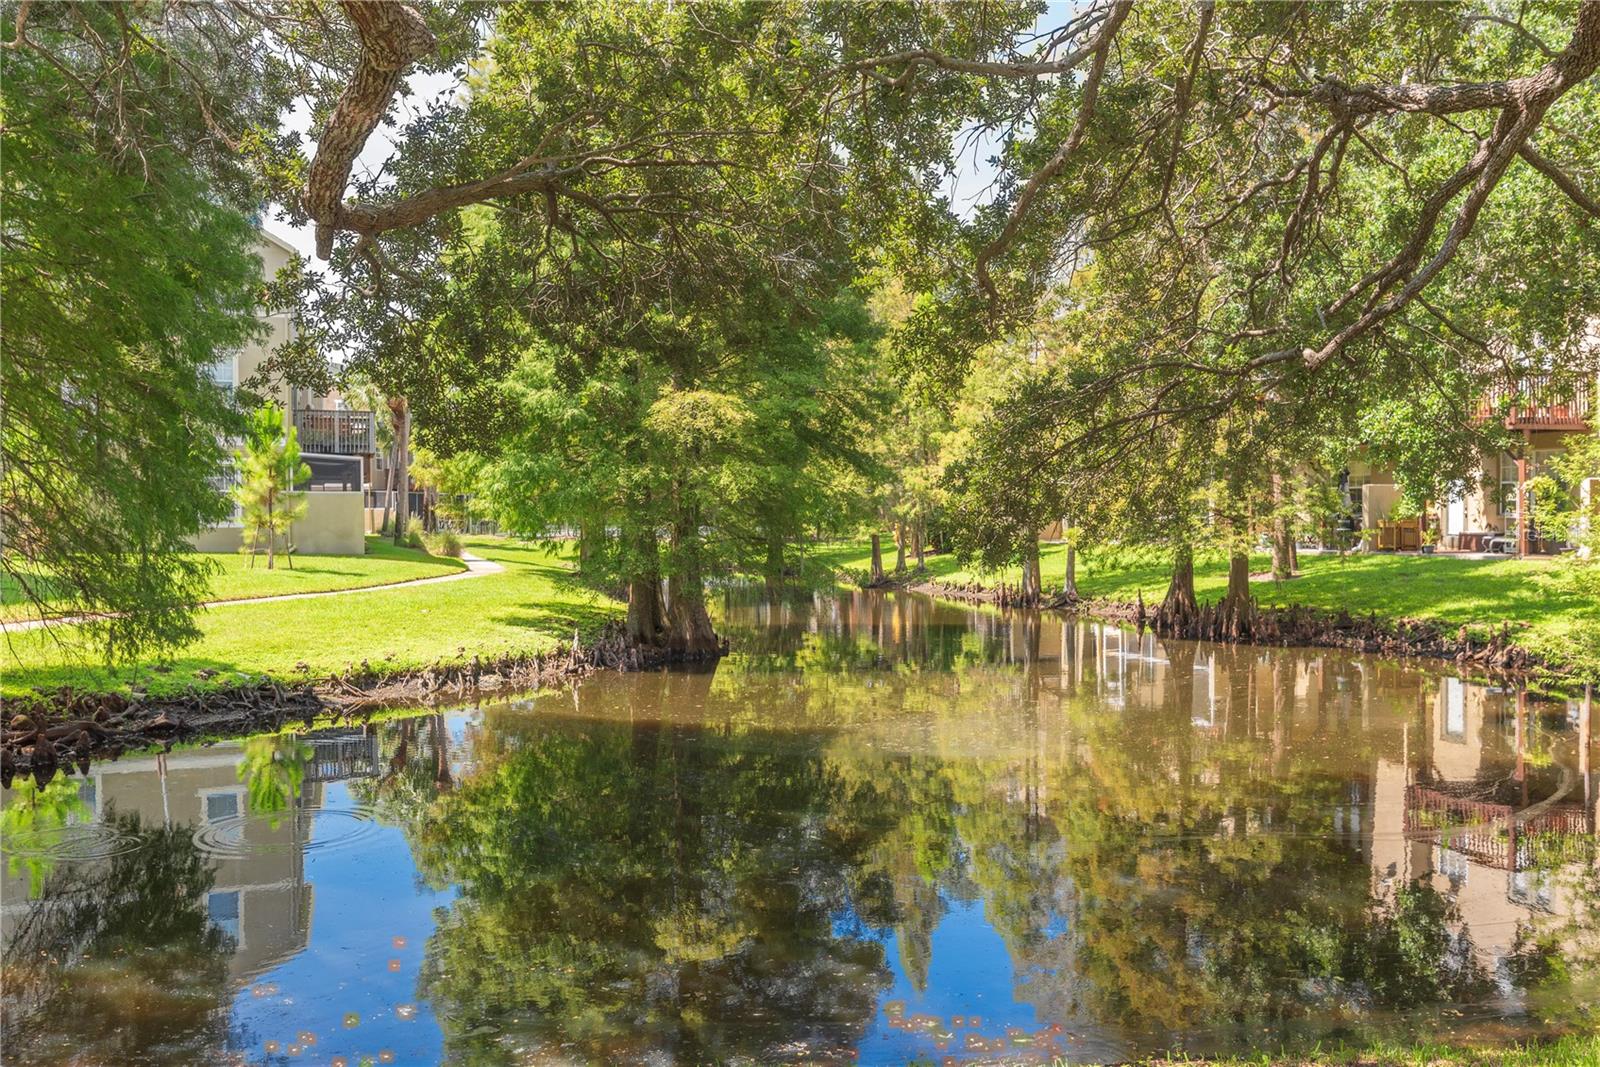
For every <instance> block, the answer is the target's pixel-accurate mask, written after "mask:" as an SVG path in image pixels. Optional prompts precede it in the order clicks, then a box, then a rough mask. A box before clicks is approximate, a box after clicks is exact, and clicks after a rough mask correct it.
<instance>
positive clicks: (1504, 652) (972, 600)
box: [879, 580, 1581, 684]
mask: <svg viewBox="0 0 1600 1067" xmlns="http://www.w3.org/2000/svg"><path fill="white" fill-rule="evenodd" d="M879 588H901V589H905V590H907V591H909V592H913V593H922V594H925V595H927V596H931V597H936V598H938V599H941V600H953V601H957V602H959V603H964V604H987V605H992V606H995V607H1000V608H1036V609H1038V610H1044V611H1058V612H1062V613H1064V614H1068V615H1086V616H1089V617H1092V618H1096V619H1104V620H1106V621H1108V622H1120V623H1126V624H1128V625H1132V626H1135V627H1138V628H1139V629H1140V630H1141V631H1142V630H1144V629H1147V628H1148V629H1149V630H1150V631H1151V632H1153V633H1155V634H1156V635H1157V636H1160V637H1173V638H1184V639H1188V640H1196V641H1222V642H1226V643H1228V644H1252V645H1270V646H1275V647H1314V648H1341V649H1345V650H1346V651H1350V652H1365V653H1369V654H1372V655H1379V656H1396V657H1404V658H1415V659H1432V660H1444V661H1449V662H1453V663H1455V664H1457V665H1458V666H1460V667H1461V668H1463V669H1476V670H1481V671H1486V672H1492V673H1494V674H1497V675H1501V676H1505V677H1508V678H1519V679H1522V680H1525V681H1531V680H1542V681H1557V682H1565V683H1569V684H1572V683H1577V682H1581V679H1577V678H1573V677H1571V676H1570V675H1568V674H1565V673H1564V672H1563V671H1561V670H1560V669H1559V668H1557V667H1555V666H1554V665H1552V664H1549V663H1546V662H1544V661H1543V660H1541V659H1539V658H1538V657H1536V656H1534V655H1533V654H1532V653H1531V652H1529V651H1528V650H1527V649H1525V648H1523V647H1522V646H1521V645H1518V644H1516V643H1515V642H1513V641H1512V640H1511V627H1510V625H1509V624H1507V623H1503V624H1502V625H1501V626H1500V628H1499V629H1497V630H1494V631H1493V632H1492V633H1491V635H1490V637H1489V638H1488V640H1481V639H1477V638H1474V637H1473V636H1472V634H1471V633H1470V632H1469V631H1468V628H1467V627H1465V626H1462V627H1459V628H1456V629H1453V630H1452V629H1451V628H1449V627H1446V626H1443V625H1441V624H1439V623H1437V622H1432V621H1429V620H1426V619H1394V620H1386V619H1381V618H1379V617H1378V616H1377V615H1376V614H1373V615H1368V616H1356V615H1351V614H1350V613H1349V612H1347V611H1326V610H1323V609H1320V608H1308V607H1300V606H1291V607H1286V608H1277V607H1267V608H1263V607H1259V606H1252V607H1251V608H1250V610H1249V612H1248V614H1247V615H1246V616H1245V617H1244V618H1243V619H1241V618H1239V617H1236V616H1229V615H1226V614H1224V613H1223V612H1222V611H1220V610H1219V605H1217V604H1204V603H1203V604H1201V605H1200V610H1199V611H1198V612H1196V613H1195V614H1193V615H1191V616H1187V617H1184V618H1171V617H1168V616H1165V615H1163V614H1162V612H1161V611H1160V610H1159V609H1158V608H1156V607H1154V606H1150V605H1146V604H1145V603H1144V602H1143V601H1142V600H1141V601H1134V602H1131V603H1130V602H1128V601H1123V600H1099V599H1092V598H1084V597H1066V596H1062V595H1056V596H1053V597H1047V598H1044V599H1043V600H1041V601H1039V602H1038V603H1035V604H1028V603H1026V602H1024V601H1023V599H1022V598H1021V596H1020V595H1019V592H1018V591H1017V590H1016V589H1013V588H1011V587H1007V586H1000V587H998V588H995V587H989V586H982V585H977V584H972V585H952V584H949V583H945V582H940V581H934V580H911V581H908V582H906V583H904V584H902V585H899V586H894V585H886V586H882V587H879Z"/></svg>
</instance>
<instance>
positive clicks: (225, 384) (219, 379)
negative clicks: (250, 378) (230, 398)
mask: <svg viewBox="0 0 1600 1067" xmlns="http://www.w3.org/2000/svg"><path fill="white" fill-rule="evenodd" d="M238 358H239V354H238V353H237V352H225V353H223V354H221V355H219V356H218V357H217V358H216V359H214V360H212V361H211V362H210V363H208V364H207V365H206V373H207V374H209V375H210V376H211V381H212V382H213V383H214V384H215V385H216V386H217V387H218V388H221V389H226V390H227V391H228V392H230V393H231V392H233V389H234V386H236V385H238V384H239V381H238V368H237V363H238Z"/></svg>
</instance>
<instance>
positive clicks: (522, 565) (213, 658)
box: [0, 538, 622, 694]
mask: <svg viewBox="0 0 1600 1067" xmlns="http://www.w3.org/2000/svg"><path fill="white" fill-rule="evenodd" d="M466 549H467V551H469V552H473V553H475V554H477V555H479V556H483V557H484V558H486V559H491V560H494V561H495V562H497V563H500V564H501V565H502V566H504V567H505V571H504V572H503V573H500V574H486V575H483V576H481V577H476V578H471V579H467V580H464V581H459V582H441V583H437V584H431V585H421V586H417V587H415V588H410V589H389V590H372V591H370V592H365V593H363V592H354V593H350V594H348V595H344V596H332V597H323V598H320V599H313V600H287V601H276V602H271V603H263V604H229V605H224V606H219V607H215V608H210V609H207V610H205V611H203V612H202V613H201V615H200V620H199V621H200V629H201V638H200V640H199V641H197V642H195V643H194V644H192V645H189V646H188V647H186V648H183V649H179V650H177V651H176V652H175V653H174V654H173V656H172V658H171V659H170V660H169V661H168V662H167V663H164V664H156V663H140V664H136V665H134V666H132V667H125V668H118V669H115V670H113V669H108V668H106V667H104V666H103V665H101V664H99V663H98V662H96V659H95V652H94V650H93V649H92V648H91V647H88V646H87V644H86V643H85V642H83V641H82V640H81V634H79V632H78V631H77V628H75V627H53V628H52V629H51V630H49V631H48V632H41V631H25V632H21V633H13V634H10V635H8V637H9V642H10V647H9V648H8V649H6V650H5V651H4V652H0V662H3V663H4V664H5V670H4V672H3V683H0V692H3V693H5V694H16V693H21V692H25V691H27V690H29V689H31V688H34V687H41V688H45V689H54V688H55V687H57V686H61V685H71V686H74V687H76V688H80V689H88V690H95V691H109V690H113V689H118V688H121V687H123V686H126V685H129V684H130V683H133V682H138V683H140V684H142V685H143V686H144V687H145V688H146V689H147V690H148V691H149V692H152V693H161V692H174V691H178V690H181V689H183V688H184V687H186V686H188V685H191V684H201V685H224V684H231V683H235V682H239V681H241V680H242V679H241V678H240V675H248V676H250V677H257V676H260V675H270V676H272V677H274V678H279V679H283V680H291V679H295V678H299V677H302V676H304V675H306V674H310V675H313V676H316V675H328V674H332V673H337V672H342V671H344V670H346V669H348V668H350V667H352V666H359V665H360V664H361V663H362V662H363V661H367V662H369V663H370V664H371V665H372V666H374V667H382V668H384V669H393V670H396V671H398V670H404V669H409V668H415V667H422V666H425V665H427V664H430V663H433V662H435V661H436V660H439V659H446V660H448V659H454V658H457V657H458V656H462V655H465V656H468V657H470V656H472V655H474V654H478V655H490V654H497V653H501V652H507V651H516V652H527V653H536V652H543V651H547V650H549V649H553V648H555V647H556V646H557V645H558V644H561V643H563V642H570V641H571V640H572V633H573V630H574V629H579V630H583V631H585V632H587V631H590V630H593V629H595V628H597V627H598V626H599V625H600V624H601V623H603V622H605V621H606V620H608V619H611V618H615V617H617V616H619V615H620V614H621V611H622V607H621V605H619V604H617V603H616V602H614V601H612V600H610V599H609V598H606V597H604V596H601V595H599V594H596V593H594V592H593V591H591V590H588V589H586V588H584V587H582V586H580V585H578V584H577V583H576V582H574V581H573V580H572V572H571V568H570V566H569V564H568V561H567V558H566V556H565V555H564V554H561V553H560V552H558V551H557V550H555V549H553V548H551V547H549V546H546V545H542V544H523V543H519V542H513V541H504V540H500V539H495V538H476V539H468V540H467V542H466ZM369 558H370V557H369ZM449 562H450V563H451V564H454V563H456V561H453V560H452V561H449ZM451 569H453V568H451Z"/></svg>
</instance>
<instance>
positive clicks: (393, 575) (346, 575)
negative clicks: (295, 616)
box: [0, 537, 466, 621]
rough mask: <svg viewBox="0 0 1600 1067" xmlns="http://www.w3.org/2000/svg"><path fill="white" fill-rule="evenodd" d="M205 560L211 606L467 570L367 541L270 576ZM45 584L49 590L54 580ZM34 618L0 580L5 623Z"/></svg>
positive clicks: (240, 561) (282, 564) (11, 586)
mask: <svg viewBox="0 0 1600 1067" xmlns="http://www.w3.org/2000/svg"><path fill="white" fill-rule="evenodd" d="M205 558H206V560H207V561H208V562H211V563H213V564H215V573H214V574H213V575H212V576H211V584H210V589H209V591H208V592H207V594H206V599H207V600H249V599H251V598H253V597H262V596H280V595H283V594H285V593H323V592H328V591H330V590H334V589H363V588H367V587H370V586H377V585H393V584H395V583H396V582H409V581H414V580H415V579H417V578H433V577H437V576H439V575H442V574H453V573H455V572H456V571H460V570H464V569H465V568H466V564H464V563H462V562H461V561H460V560H458V559H452V558H451V557H449V556H430V555H429V554H428V553H426V552H424V551H422V550H421V549H418V548H404V547H396V546H395V545H394V543H393V542H392V541H390V540H388V539H386V538H382V537H368V538H367V554H366V555H364V556H301V555H296V556H295V557H294V561H293V562H294V566H293V568H292V569H291V568H290V566H289V564H288V561H286V560H285V559H284V558H283V557H281V556H280V557H279V558H278V561H277V566H276V567H274V568H273V569H272V570H270V571H269V570H267V561H266V557H264V556H263V557H258V558H256V560H255V562H254V566H252V565H251V559H250V557H248V556H243V555H239V554H238V553H232V552H228V553H222V552H218V553H208V554H206V556H205ZM43 584H44V585H45V586H46V587H48V579H46V581H45V583H43ZM32 618H38V611H37V609H36V608H35V607H34V606H33V605H32V604H31V603H29V602H27V601H25V600H23V599H22V593H21V591H20V590H19V589H18V588H17V586H16V584H15V583H14V582H12V581H11V580H10V579H9V578H0V619H6V620H8V621H9V620H12V619H32Z"/></svg>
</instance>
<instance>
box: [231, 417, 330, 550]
mask: <svg viewBox="0 0 1600 1067" xmlns="http://www.w3.org/2000/svg"><path fill="white" fill-rule="evenodd" d="M234 458H235V460H236V462H237V463H238V464H239V484H238V486H236V487H235V488H234V491H233V495H234V499H235V500H237V501H238V502H239V509H240V512H241V513H242V524H243V526H244V543H243V545H241V546H240V551H243V552H247V553H249V554H250V565H251V566H252V567H254V566H255V557H256V556H257V555H259V554H260V551H261V538H262V536H263V535H265V537H266V540H267V570H269V571H270V570H271V569H272V566H273V562H274V560H275V559H276V553H277V542H278V538H279V536H282V537H283V538H284V551H285V553H286V554H288V555H289V566H290V568H291V569H292V568H293V567H294V557H293V555H292V552H293V546H292V545H290V544H289V542H288V536H289V528H290V527H291V526H292V525H293V524H294V523H295V522H297V521H298V520H300V519H301V518H303V517H304V516H305V513H306V500H305V494H304V493H297V492H295V489H294V487H295V484H296V483H298V482H303V481H305V480H306V479H308V478H310V477H311V468H310V467H308V466H306V464H304V463H302V462H301V461H300V442H299V440H298V439H297V435H296V433H295V428H294V426H293V425H292V424H291V423H290V422H289V421H288V420H287V419H286V418H285V417H284V413H283V409H282V408H280V407H278V405H276V404H268V405H266V406H265V407H263V408H260V409H258V410H257V411H256V412H255V413H254V414H252V415H251V416H250V424H249V427H248V429H247V431H246V434H245V441H244V447H243V448H241V449H239V450H238V451H237V452H235V453H234Z"/></svg>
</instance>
